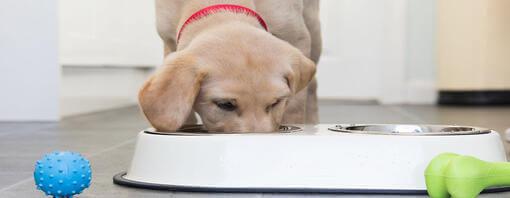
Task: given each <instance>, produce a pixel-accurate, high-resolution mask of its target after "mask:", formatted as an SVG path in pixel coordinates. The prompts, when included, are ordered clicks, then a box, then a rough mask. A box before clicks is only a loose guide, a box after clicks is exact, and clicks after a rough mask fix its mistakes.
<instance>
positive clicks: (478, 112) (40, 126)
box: [0, 103, 510, 198]
mask: <svg viewBox="0 0 510 198" xmlns="http://www.w3.org/2000/svg"><path fill="white" fill-rule="evenodd" d="M320 119H321V122H322V123H427V124H459V125H474V126H480V127H487V128H492V129H495V130H497V131H499V132H502V135H503V133H504V131H505V130H506V129H507V128H510V107H437V106H409V105H404V106H380V105H374V104H332V103H324V104H321V105H320ZM147 126H148V124H147V122H146V121H145V120H144V118H143V117H142V116H141V114H140V112H139V111H138V109H137V107H129V108H122V109H117V110H110V111H105V112H99V113H93V114H87V115H80V116H73V117H67V118H65V119H63V120H62V121H61V122H59V123H44V122H0V197H2V198H5V197H42V196H43V193H42V192H41V191H37V190H36V189H35V186H34V181H33V178H32V171H33V164H34V163H35V161H36V160H38V159H40V158H41V157H42V156H43V155H44V154H45V153H49V152H52V151H58V150H72V151H74V152H79V153H82V154H83V155H84V156H85V157H86V158H88V159H89V160H90V161H91V163H92V166H93V182H92V185H91V187H90V188H89V189H87V190H85V191H84V193H83V194H81V195H79V196H77V197H243V198H244V197H250V198H251V197H312V196H313V197H425V196H397V195H371V196H368V195H342V194H322V195H321V194H257V193H253V194H238V193H234V194H225V193H214V194H207V193H186V192H169V191H152V190H141V189H133V188H127V187H123V186H118V185H115V184H113V183H112V176H113V175H114V174H116V173H118V172H120V171H123V170H126V168H127V166H128V165H129V162H130V159H131V154H132V152H133V149H134V142H135V137H136V135H137V133H138V132H139V131H140V130H141V129H143V128H145V127H147ZM505 146H506V148H507V153H510V150H509V147H508V146H507V144H506V143H505ZM480 197H510V193H496V194H484V195H482V196H480Z"/></svg>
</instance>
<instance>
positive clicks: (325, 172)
mask: <svg viewBox="0 0 510 198" xmlns="http://www.w3.org/2000/svg"><path fill="white" fill-rule="evenodd" d="M444 152H453V153H458V154H461V155H470V156H474V157H477V158H479V159H482V160H486V161H506V155H505V150H504V148H503V144H502V142H501V139H500V136H499V134H498V133H497V132H495V131H492V130H488V129H482V128H477V127H469V126H446V125H383V124H340V125H333V124H319V125H296V126H284V127H281V128H280V131H278V132H275V133H244V134H228V133H223V134H219V133H208V132H207V131H206V130H205V129H203V128H202V126H200V125H195V126H188V127H183V128H182V129H180V130H178V131H177V132H169V133H162V132H156V131H153V130H145V131H142V132H140V134H139V135H138V139H137V143H136V149H135V152H134V156H133V160H132V163H131V166H130V167H129V169H128V171H127V172H122V173H119V174H117V175H115V176H114V182H115V183H117V184H121V185H126V186H132V187H141V188H150V189H164V190H181V191H207V192H319V193H324V192H326V193H327V192H338V193H396V194H408V193H410V194H422V193H426V186H425V180H424V171H425V168H426V167H427V165H428V163H429V162H430V160H431V159H432V158H434V157H435V156H436V155H438V154H440V153H444ZM503 189H504V188H503ZM493 190H498V189H493ZM499 190H502V188H500V189H499Z"/></svg>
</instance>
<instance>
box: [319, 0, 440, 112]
mask: <svg viewBox="0 0 510 198" xmlns="http://www.w3.org/2000/svg"><path fill="white" fill-rule="evenodd" d="M434 6H435V4H434V1H421V0H381V1H372V0H322V1H321V10H320V12H321V13H320V19H321V23H322V36H323V45H324V46H323V54H322V57H321V60H320V62H319V65H318V72H317V76H318V81H319V89H318V90H319V92H318V95H319V98H321V99H355V100H377V101H379V102H381V103H384V104H390V103H420V104H424V103H427V104H428V103H434V101H435V97H436V95H435V94H436V89H435V23H434V21H435V17H434V16H435V7H434Z"/></svg>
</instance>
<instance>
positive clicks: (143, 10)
mask: <svg viewBox="0 0 510 198" xmlns="http://www.w3.org/2000/svg"><path fill="white" fill-rule="evenodd" d="M154 12H155V11H154V0H150V1H147V0H108V1H102V0H86V1H84V0H59V41H60V45H59V51H60V54H59V55H60V57H59V62H60V64H61V65H63V71H62V86H61V91H62V93H61V98H60V99H61V107H62V111H61V114H62V116H70V115H76V114H83V113H90V112H95V111H101V110H107V109H112V108H119V107H123V106H128V105H135V104H136V99H137V97H136V96H137V92H138V89H139V87H140V86H141V85H142V83H143V82H145V80H146V79H147V78H148V76H149V74H150V69H151V68H154V67H156V66H157V65H159V64H160V63H161V61H162V55H163V49H162V43H161V41H160V39H159V36H158V34H157V33H156V25H155V13H154Z"/></svg>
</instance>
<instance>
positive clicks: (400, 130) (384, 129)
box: [329, 124, 491, 135]
mask: <svg viewBox="0 0 510 198" xmlns="http://www.w3.org/2000/svg"><path fill="white" fill-rule="evenodd" d="M329 130H331V131H336V132H345V133H358V134H378V135H476V134H486V133H490V132H491V130H489V129H484V128H478V127H471V126H454V125H408V124H338V125H335V126H333V127H330V128H329Z"/></svg>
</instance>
